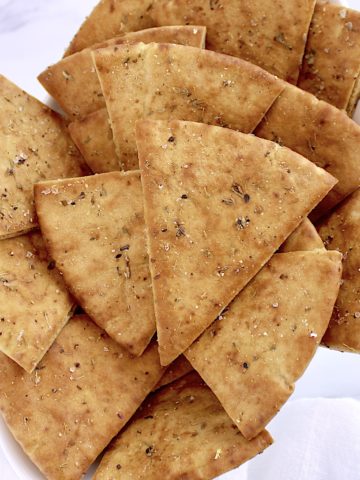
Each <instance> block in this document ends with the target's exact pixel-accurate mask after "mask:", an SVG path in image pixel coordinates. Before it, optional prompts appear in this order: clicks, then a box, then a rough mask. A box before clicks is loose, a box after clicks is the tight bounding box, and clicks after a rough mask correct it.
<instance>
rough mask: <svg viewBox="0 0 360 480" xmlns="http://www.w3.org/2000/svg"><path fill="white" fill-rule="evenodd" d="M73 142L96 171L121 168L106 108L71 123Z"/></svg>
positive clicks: (70, 129) (105, 171)
mask: <svg viewBox="0 0 360 480" xmlns="http://www.w3.org/2000/svg"><path fill="white" fill-rule="evenodd" d="M69 132H70V135H71V138H72V139H73V142H74V143H75V145H76V146H77V148H78V149H79V150H80V152H81V155H82V156H83V157H84V159H85V161H86V163H87V164H88V166H89V167H90V168H91V170H92V171H93V172H94V173H107V172H114V171H116V170H120V162H119V157H118V156H117V154H116V151H115V144H114V139H113V133H112V130H111V127H110V123H109V115H108V113H107V110H106V108H102V109H101V110H98V111H97V112H94V113H90V115H87V116H86V117H84V118H83V119H81V120H78V121H75V122H72V123H71V124H70V125H69Z"/></svg>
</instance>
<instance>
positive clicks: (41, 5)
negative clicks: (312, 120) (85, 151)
mask: <svg viewBox="0 0 360 480" xmlns="http://www.w3.org/2000/svg"><path fill="white" fill-rule="evenodd" d="M96 3H97V0H77V1H74V0H0V71H1V73H3V74H4V75H6V76H8V77H9V78H10V79H11V80H13V81H14V82H15V83H17V84H18V85H19V86H21V87H22V88H23V89H24V90H27V91H28V92H29V93H31V94H33V95H34V96H36V97H38V98H40V99H44V98H45V97H46V92H45V91H44V90H43V88H42V87H41V85H40V84H39V83H38V82H37V80H36V77H37V75H38V74H39V73H40V72H41V71H42V70H44V69H45V68H46V67H47V66H48V65H50V64H51V63H54V62H56V61H57V60H58V59H59V58H60V57H61V56H62V54H63V51H64V49H65V48H66V46H67V45H68V43H69V42H70V40H71V38H72V36H73V34H74V33H75V32H76V31H77V29H78V27H79V25H80V24H81V22H82V21H83V19H84V17H85V16H86V15H87V14H88V13H89V12H90V11H91V9H92V7H93V6H94V5H95V4H96ZM337 3H339V2H337ZM342 3H344V2H342ZM347 3H348V4H349V5H350V7H352V8H355V9H358V10H360V0H348V2H347ZM317 396H322V397H353V398H360V356H356V355H350V354H341V353H337V352H331V351H329V350H325V349H320V350H319V351H318V353H317V354H316V357H315V359H314V360H313V362H312V364H311V365H310V367H309V369H308V370H307V372H306V374H305V375H304V377H303V378H302V379H301V380H300V381H299V382H298V383H297V386H296V392H295V394H294V396H293V399H292V400H294V399H298V398H304V397H317ZM342 402H345V401H339V400H333V401H329V400H328V401H327V404H326V408H325V406H324V410H323V407H322V404H321V406H320V407H319V404H318V403H316V404H315V403H309V404H306V403H303V401H301V402H300V403H298V402H293V403H291V402H290V403H289V404H288V405H287V406H285V407H284V409H283V410H282V412H281V413H280V414H279V415H278V416H277V417H276V419H275V420H274V421H273V422H272V424H271V425H270V428H269V430H270V431H271V433H272V434H273V435H274V437H275V438H276V446H272V447H271V448H270V449H269V450H268V451H267V452H265V453H264V454H263V455H262V456H260V457H257V458H256V459H255V460H254V461H252V462H249V464H248V465H246V466H243V467H241V468H240V469H239V470H237V471H236V472H232V473H230V474H227V475H224V476H223V477H221V478H222V479H223V480H225V479H226V480H230V479H236V480H285V479H286V480H295V479H296V480H347V479H349V480H360V476H359V473H358V471H359V470H360V465H359V467H358V471H356V470H351V472H352V474H349V475H347V474H344V475H340V474H338V473H337V471H336V468H337V467H338V466H339V465H341V462H343V461H345V460H346V465H351V462H352V461H354V456H352V457H350V456H346V457H344V458H339V455H337V449H338V448H339V445H338V444H337V441H338V440H340V439H341V441H342V442H344V443H346V442H348V444H349V446H348V450H349V452H346V451H345V453H346V454H347V453H349V454H353V455H355V453H357V455H358V458H360V450H359V444H356V448H355V443H354V442H353V441H352V442H351V443H349V440H350V437H349V436H348V434H347V432H350V430H351V432H353V431H355V433H357V432H358V431H359V427H360V419H359V417H360V413H359V412H358V411H357V413H356V416H351V417H350V416H349V415H348V416H345V413H346V412H352V411H355V410H356V408H358V409H359V410H360V407H359V406H358V405H357V404H355V402H353V403H352V402H351V401H349V400H347V401H346V402H347V403H342ZM349 402H350V403H349ZM313 405H316V408H317V410H316V412H317V415H318V418H319V422H315V421H314V419H316V418H317V416H316V415H315V416H314V415H313V408H312V406H313ZM309 406H310V409H309ZM350 406H351V408H353V410H351V408H350ZM303 407H306V408H307V410H305V412H306V413H304V410H303ZM320 417H321V419H320ZM309 418H312V421H314V424H312V423H310V421H308V420H309ZM303 424H304V425H308V428H307V429H306V428H305V429H302V430H301V428H300V427H302V425H303ZM323 424H324V425H325V426H327V429H326V430H325V432H326V435H325V436H324V435H323V434H322V430H321V429H319V425H320V426H322V425H323ZM355 425H356V427H355ZM315 428H316V429H318V430H316V431H317V433H318V436H317V437H316V440H317V441H315V442H314V444H315V445H316V444H318V445H322V446H324V444H326V445H327V446H328V450H327V451H328V452H330V453H329V455H328V457H326V460H327V464H328V465H329V469H328V470H326V471H325V470H324V471H323V472H322V473H321V472H320V473H321V475H322V476H315V471H313V470H306V468H305V466H304V467H303V468H304V469H303V470H299V471H298V472H297V470H296V468H291V467H290V466H289V465H288V464H286V465H287V470H286V471H285V473H286V474H287V476H286V475H285V476H280V472H279V470H278V467H279V465H280V464H281V463H284V459H285V458H286V457H289V458H290V457H291V458H295V457H294V452H297V450H296V449H295V445H294V442H296V444H297V445H298V446H299V445H302V447H301V450H300V453H301V452H302V448H303V445H306V444H307V443H308V442H309V439H308V437H307V436H306V435H305V434H306V433H307V432H309V430H310V432H312V431H313V430H314V429H315ZM300 430H301V431H302V432H303V435H302V436H301V435H300V436H299V431H300ZM344 432H346V434H344ZM340 433H341V435H340ZM0 446H1V447H2V450H3V451H1V450H0V479H1V480H39V479H42V478H43V477H42V476H41V475H40V474H39V472H38V470H37V469H36V468H35V467H33V466H32V464H31V463H30V462H29V461H28V460H27V458H26V457H25V456H24V455H23V454H22V453H21V450H20V449H19V447H18V445H17V444H16V442H14V440H13V439H12V437H11V435H10V434H9V433H8V431H7V430H6V427H5V426H4V424H3V422H2V421H1V422H0ZM332 450H334V455H332V454H331V453H332ZM3 452H6V456H7V458H8V459H11V460H12V462H13V464H14V467H15V469H16V473H15V472H14V470H13V469H12V468H11V467H10V465H9V463H8V461H7V460H6V457H5V455H4V453H3ZM306 452H307V456H306V457H300V458H302V459H303V458H305V460H306V461H308V460H309V458H310V457H309V455H312V460H316V457H314V455H313V453H314V454H316V453H317V450H314V452H312V450H309V449H308V450H306ZM345 453H344V455H345ZM297 455H299V452H298V453H297V454H296V456H297ZM14 459H16V460H15V462H14ZM276 459H278V463H277V464H276V465H277V466H276V465H275V463H274V462H276ZM297 464H299V465H300V463H297ZM359 464H360V460H359ZM291 465H295V464H294V462H293V461H292V464H291ZM311 465H312V464H311ZM274 468H275V469H276V470H274ZM299 468H300V467H299ZM319 468H320V467H319ZM342 471H344V470H342ZM355 472H356V473H355ZM16 474H17V475H16ZM290 475H293V476H290Z"/></svg>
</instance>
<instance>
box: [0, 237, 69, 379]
mask: <svg viewBox="0 0 360 480" xmlns="http://www.w3.org/2000/svg"><path fill="white" fill-rule="evenodd" d="M0 271H1V274H0V305H1V314H0V317H1V318H0V350H1V351H2V352H4V353H5V354H6V355H8V356H9V357H11V358H12V359H13V360H14V361H15V362H17V363H18V364H19V365H20V366H21V367H22V368H24V369H25V370H26V371H27V372H30V373H31V372H32V371H33V370H34V368H35V367H36V365H37V364H38V363H39V362H40V360H41V359H42V357H43V356H44V355H45V353H46V352H47V350H48V349H49V347H50V346H51V344H52V343H53V341H54V340H55V338H56V337H57V335H58V334H59V332H60V330H61V329H62V328H63V326H64V325H65V324H66V323H67V321H68V319H69V318H70V317H71V316H72V310H73V306H74V300H73V299H72V298H71V296H70V294H69V293H68V292H67V290H66V287H65V284H64V281H63V279H62V278H61V276H60V274H59V272H58V271H57V270H56V269H55V268H54V262H52V260H51V258H49V256H48V254H47V252H46V249H45V245H44V242H43V240H42V238H41V235H40V233H38V232H33V233H28V234H27V235H23V236H21V237H17V238H10V239H6V240H2V241H1V242H0Z"/></svg>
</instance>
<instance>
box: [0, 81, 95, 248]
mask: <svg viewBox="0 0 360 480" xmlns="http://www.w3.org/2000/svg"><path fill="white" fill-rule="evenodd" d="M0 90H1V95H0V108H1V118H0V239H1V238H9V237H14V236H17V235H20V234H22V233H25V232H27V231H29V230H32V229H33V228H35V227H36V226H37V219H36V214H35V209H34V201H33V184H34V183H36V182H38V181H40V180H45V179H52V178H64V177H76V176H80V175H84V174H85V173H87V172H86V170H85V169H84V168H83V160H82V158H81V156H80V154H79V152H78V151H77V149H76V147H75V145H74V144H73V143H72V141H71V138H70V137H69V134H68V132H67V129H66V125H65V123H64V121H63V119H62V118H61V117H60V116H59V115H58V114H56V113H55V112H53V111H52V110H50V109H49V108H48V107H46V106H45V105H43V104H42V103H40V102H39V101H38V100H36V99H35V98H33V97H31V96H30V95H28V94H27V93H25V92H24V91H22V90H21V89H20V88H18V87H17V86H16V85H14V84H13V83H11V82H10V81H9V80H7V79H6V78H5V77H3V76H0Z"/></svg>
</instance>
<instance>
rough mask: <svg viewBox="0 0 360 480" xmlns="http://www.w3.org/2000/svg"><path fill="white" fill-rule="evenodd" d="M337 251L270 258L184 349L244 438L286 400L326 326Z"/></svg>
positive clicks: (332, 297)
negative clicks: (207, 326)
mask: <svg viewBox="0 0 360 480" xmlns="http://www.w3.org/2000/svg"><path fill="white" fill-rule="evenodd" d="M340 280H341V255H340V254H339V253H337V252H326V251H325V250H316V251H314V252H296V253H281V254H277V255H275V256H274V257H273V258H272V259H271V260H270V262H269V263H268V264H267V265H266V266H265V267H264V268H263V270H261V272H260V273H259V274H258V275H257V276H256V277H255V278H254V279H253V280H252V282H251V283H250V284H249V285H248V286H247V287H246V288H245V289H244V290H243V291H242V292H241V293H240V295H239V296H238V297H236V299H235V300H234V302H233V303H232V304H231V305H230V306H229V308H228V309H227V310H226V311H225V312H224V313H223V314H222V316H221V318H219V319H218V320H217V321H216V322H215V323H214V324H213V325H211V327H209V329H208V330H206V332H204V334H203V335H202V336H201V337H200V338H199V339H198V341H197V342H195V343H194V344H193V345H192V346H191V347H190V349H189V350H188V351H187V352H186V357H187V358H188V360H190V362H191V364H192V366H193V367H194V368H195V369H196V370H197V371H198V372H199V373H200V375H201V376H202V378H203V379H204V381H205V382H206V383H207V384H208V385H209V387H210V388H211V389H212V391H213V392H214V393H215V395H216V396H217V397H218V399H219V400H220V402H221V404H222V406H223V407H224V409H225V410H226V412H227V413H228V415H229V416H230V418H231V419H232V420H233V422H234V423H235V424H236V425H237V426H238V428H239V430H240V431H241V433H242V434H243V435H244V436H245V437H246V438H253V437H255V436H256V435H258V433H260V432H261V431H262V430H263V429H264V428H265V426H266V425H267V424H268V422H269V421H270V420H271V419H272V417H273V416H274V415H275V414H276V413H277V412H278V410H279V409H280V408H281V406H282V405H283V404H284V403H285V402H286V400H287V399H288V398H289V396H290V395H291V393H292V392H293V389H294V382H295V381H296V380H297V379H298V378H299V377H300V376H301V375H302V374H303V373H304V371H305V369H306V367H307V365H308V364H309V362H310V360H311V358H312V357H313V355H314V354H315V351H316V349H317V347H318V345H319V343H320V341H321V338H322V336H323V335H324V333H325V330H326V328H327V326H328V324H329V320H330V317H331V312H332V309H333V306H334V303H335V300H336V297H337V294H338V291H339V286H340Z"/></svg>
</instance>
